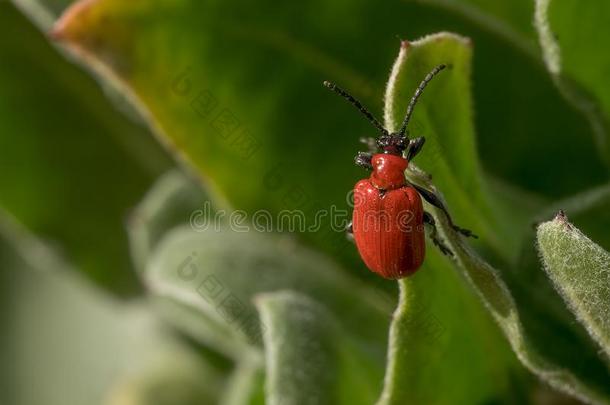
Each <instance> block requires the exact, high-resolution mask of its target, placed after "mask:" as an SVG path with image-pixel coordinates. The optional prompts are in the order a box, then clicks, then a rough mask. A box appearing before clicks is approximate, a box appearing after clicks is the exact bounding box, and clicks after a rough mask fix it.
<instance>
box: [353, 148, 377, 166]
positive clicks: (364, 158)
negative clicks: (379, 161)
mask: <svg viewBox="0 0 610 405" xmlns="http://www.w3.org/2000/svg"><path fill="white" fill-rule="evenodd" d="M372 158H373V154H372V153H369V152H358V154H357V155H356V157H355V158H354V162H355V163H356V165H357V166H360V167H364V168H365V169H367V170H373V165H372V164H371V159H372Z"/></svg>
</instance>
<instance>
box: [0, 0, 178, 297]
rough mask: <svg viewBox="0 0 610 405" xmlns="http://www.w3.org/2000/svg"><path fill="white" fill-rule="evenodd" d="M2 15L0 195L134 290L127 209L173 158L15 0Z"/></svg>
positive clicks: (107, 277)
mask: <svg viewBox="0 0 610 405" xmlns="http://www.w3.org/2000/svg"><path fill="white" fill-rule="evenodd" d="M0 25H1V26H2V27H3V32H4V35H2V36H1V38H0V59H1V60H2V61H3V63H2V64H0V117H2V119H0V160H1V162H2V164H1V167H2V168H1V170H0V205H1V206H2V207H4V208H5V209H6V210H8V211H9V212H11V214H12V215H14V216H15V217H17V218H18V219H19V221H20V222H21V223H23V224H24V225H26V226H27V227H28V228H29V229H30V230H32V231H33V232H35V233H36V234H38V235H40V236H41V237H43V238H45V239H48V240H50V241H51V242H52V243H54V244H57V245H58V246H59V248H60V250H62V251H63V252H64V253H65V254H66V255H67V256H68V257H69V258H70V260H72V261H73V262H74V263H76V265H77V268H78V269H79V270H80V271H83V272H84V273H86V274H87V275H88V276H90V277H91V278H92V279H93V280H95V281H96V282H98V283H100V284H101V285H104V286H106V287H108V288H110V289H112V290H113V291H116V292H120V293H123V294H125V293H128V292H133V291H134V290H136V289H137V288H138V286H137V284H136V280H135V278H134V277H133V271H132V270H131V264H130V262H129V255H128V251H127V248H126V242H127V240H126V237H125V233H124V230H123V219H124V217H125V216H126V214H127V211H128V209H130V208H131V206H132V205H133V204H135V202H136V201H137V200H138V198H139V197H140V196H141V194H142V193H143V192H144V191H145V190H146V189H147V188H148V186H149V184H150V183H151V182H152V180H153V179H154V177H155V176H156V175H157V174H159V173H161V171H162V170H164V168H165V167H167V165H168V163H169V162H168V160H167V158H166V157H165V156H164V154H163V152H162V150H161V149H160V148H159V147H158V145H157V144H155V143H154V142H153V140H152V139H151V137H150V134H149V133H148V131H146V130H145V129H144V128H142V126H141V125H140V124H138V123H134V122H132V121H130V120H128V119H126V118H125V117H124V116H123V115H121V114H120V113H118V112H117V111H116V110H115V109H114V108H113V107H112V106H111V104H110V103H109V102H108V100H107V99H106V98H105V95H104V94H103V92H102V91H101V90H100V88H99V87H98V85H97V84H96V83H95V81H94V80H92V79H91V78H90V77H88V75H86V74H85V73H83V72H82V71H81V69H79V68H77V67H75V66H73V65H72V64H70V63H68V62H67V61H66V60H65V59H64V58H63V57H62V56H61V55H60V54H59V53H58V52H57V51H56V50H55V49H54V48H53V47H52V46H51V45H49V43H48V42H47V40H46V38H45V37H44V36H43V35H42V34H41V33H40V32H38V31H37V30H36V28H34V27H33V26H32V25H31V23H30V22H29V21H28V20H26V19H25V18H24V17H23V16H22V15H21V14H19V12H18V11H17V10H15V8H14V7H13V6H12V5H11V4H10V3H7V2H1V3H0ZM15 38H19V41H15V40H14V39H15Z"/></svg>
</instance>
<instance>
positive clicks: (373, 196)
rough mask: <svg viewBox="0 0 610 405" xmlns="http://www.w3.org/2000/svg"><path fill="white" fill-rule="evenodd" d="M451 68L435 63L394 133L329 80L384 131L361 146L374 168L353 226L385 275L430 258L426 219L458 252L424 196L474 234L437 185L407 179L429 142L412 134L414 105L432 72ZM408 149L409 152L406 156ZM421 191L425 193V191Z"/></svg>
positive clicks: (370, 261)
mask: <svg viewBox="0 0 610 405" xmlns="http://www.w3.org/2000/svg"><path fill="white" fill-rule="evenodd" d="M444 68H445V65H439V66H437V67H435V68H434V69H433V70H432V71H431V72H430V73H428V75H426V77H425V78H424V80H422V82H421V83H420V85H419V86H418V87H417V90H415V94H414V95H413V97H412V98H411V101H410V102H409V106H408V107H407V113H406V116H405V119H404V121H403V123H402V126H401V127H400V129H399V130H398V132H394V133H390V132H389V131H388V130H387V129H385V128H384V127H383V126H382V125H381V124H380V123H379V121H377V120H376V119H375V118H374V117H373V115H372V114H371V113H370V112H369V111H368V110H367V109H366V108H364V107H363V106H362V104H360V102H359V101H358V100H356V99H355V98H354V97H352V96H351V95H350V94H348V93H347V92H345V91H344V90H342V89H341V88H339V87H337V86H336V85H334V84H332V83H330V82H324V85H325V86H326V87H328V88H330V89H331V90H333V91H335V92H336V93H338V94H339V95H341V96H342V97H344V98H345V99H347V100H348V101H349V102H350V103H352V104H353V105H354V106H356V108H358V109H359V110H360V112H362V113H363V114H364V115H365V116H366V117H367V118H368V120H369V121H370V122H371V123H372V124H373V125H374V126H375V127H377V129H378V130H379V131H380V132H381V136H379V137H378V138H376V139H372V138H371V139H366V140H365V143H367V144H368V145H369V149H370V151H369V152H358V154H357V155H356V159H355V162H356V164H357V165H358V166H362V167H364V168H366V169H368V170H372V173H371V176H370V178H368V179H364V180H360V181H359V182H358V183H357V184H356V186H355V187H354V214H353V218H352V222H351V223H350V225H349V226H348V232H350V233H352V234H353V237H354V239H355V241H356V246H357V247H358V252H360V256H361V257H362V260H364V263H365V264H366V265H367V267H368V268H369V269H371V270H372V271H374V272H375V273H377V274H379V275H380V276H382V277H385V278H389V279H398V278H402V277H406V276H409V275H411V274H413V273H415V272H416V271H417V269H418V268H419V267H420V266H421V264H422V263H423V261H424V255H425V250H426V245H425V241H424V223H426V224H429V225H430V226H431V234H430V237H431V239H432V242H433V243H434V244H435V245H436V246H438V247H439V248H440V249H441V251H442V252H443V253H444V254H446V255H453V253H452V252H451V251H450V250H449V248H447V247H446V246H445V245H444V244H443V243H442V242H441V241H440V239H439V238H438V236H437V232H436V228H435V226H434V218H433V217H432V215H430V214H429V213H428V212H425V211H424V209H423V206H422V200H421V197H423V198H424V199H425V200H426V201H427V202H429V203H430V204H432V205H434V206H436V207H437V208H439V209H441V210H442V211H444V213H445V214H446V215H447V218H448V220H449V223H450V224H451V226H452V227H453V229H455V230H456V231H458V232H460V233H462V234H463V235H466V236H473V237H476V236H475V235H473V234H472V232H471V231H469V230H467V229H463V228H460V227H458V226H456V225H453V221H452V220H451V217H450V216H449V213H448V212H447V209H446V208H445V206H444V205H443V203H442V201H441V199H440V198H439V197H438V196H437V195H436V194H435V193H434V192H432V191H430V190H427V189H425V188H422V187H420V186H418V185H415V184H410V183H408V182H407V180H406V178H405V175H404V171H405V170H406V168H407V166H408V165H409V161H411V159H413V158H414V157H415V155H417V154H418V153H419V151H420V150H421V148H422V146H423V145H424V142H425V138H424V137H419V138H415V139H411V140H410V139H409V137H408V132H407V126H408V124H409V120H410V118H411V114H412V113H413V107H414V106H415V104H416V103H417V100H418V98H419V96H420V95H421V93H422V91H423V90H424V88H425V87H426V85H427V84H428V83H429V82H430V80H432V78H433V77H434V76H435V75H436V74H437V73H439V72H440V71H441V70H443V69H444ZM403 155H404V156H403ZM420 196H421V197H420Z"/></svg>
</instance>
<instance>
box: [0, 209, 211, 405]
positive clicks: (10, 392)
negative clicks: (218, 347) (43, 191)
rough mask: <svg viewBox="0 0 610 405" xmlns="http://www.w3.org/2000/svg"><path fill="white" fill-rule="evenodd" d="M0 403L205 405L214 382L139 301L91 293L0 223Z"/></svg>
mask: <svg viewBox="0 0 610 405" xmlns="http://www.w3.org/2000/svg"><path fill="white" fill-rule="evenodd" d="M0 262H1V263H0V281H1V282H0V286H1V290H2V291H1V293H0V301H1V302H0V303H1V304H2V305H0V316H1V317H2V319H1V320H2V325H3V333H2V336H1V337H0V342H1V343H2V345H0V350H1V351H2V358H3V362H2V364H1V367H0V375H2V377H3V378H2V381H1V382H0V402H2V403H6V404H13V405H65V404H101V403H108V404H111V405H138V404H147V405H166V404H170V403H171V404H175V403H177V402H176V401H178V400H185V401H183V402H180V403H181V404H185V405H187V404H193V405H194V404H201V403H212V402H214V401H216V399H217V398H218V397H219V396H220V392H221V389H222V386H223V376H222V374H221V372H220V370H219V369H217V368H216V367H215V366H213V365H211V364H207V362H205V361H202V358H201V357H200V356H199V354H198V353H197V351H195V350H192V348H190V347H189V346H188V345H185V344H184V342H183V341H181V340H180V339H177V338H176V336H175V334H173V333H172V332H171V331H169V330H168V329H167V328H166V327H165V326H164V325H163V324H161V322H159V319H158V317H157V316H156V315H154V314H153V313H151V311H150V310H149V308H147V307H146V306H145V305H144V303H143V302H141V301H137V302H136V301H134V302H132V303H130V304H126V303H125V302H120V301H119V300H117V299H114V298H113V297H111V296H108V295H107V294H104V293H103V292H102V291H100V290H98V289H96V288H95V286H93V285H92V284H90V283H89V282H88V281H87V280H84V279H83V278H82V277H79V276H78V274H75V273H76V271H74V270H72V269H70V266H69V265H68V264H66V263H65V262H64V261H62V260H61V259H60V258H59V257H58V256H57V255H56V254H55V253H54V252H52V251H51V250H50V249H48V247H46V246H45V245H43V244H42V243H41V242H40V241H39V240H38V239H36V238H35V237H33V236H32V235H30V234H29V233H28V232H27V231H25V230H23V229H21V228H20V227H18V226H17V225H15V224H14V223H12V222H11V221H9V220H7V217H6V216H4V213H1V214H0Z"/></svg>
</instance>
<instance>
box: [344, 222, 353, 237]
mask: <svg viewBox="0 0 610 405" xmlns="http://www.w3.org/2000/svg"><path fill="white" fill-rule="evenodd" d="M345 236H346V237H347V239H348V240H349V241H351V242H353V241H354V227H353V226H352V221H349V223H348V224H347V226H346V227H345Z"/></svg>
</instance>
